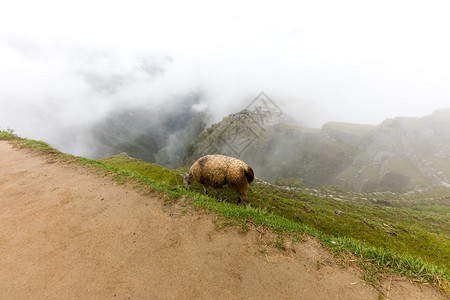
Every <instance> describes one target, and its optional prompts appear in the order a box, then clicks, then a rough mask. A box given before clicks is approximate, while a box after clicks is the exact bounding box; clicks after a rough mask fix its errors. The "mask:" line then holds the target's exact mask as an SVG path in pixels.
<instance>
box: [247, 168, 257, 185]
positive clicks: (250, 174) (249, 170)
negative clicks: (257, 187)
mask: <svg viewBox="0 0 450 300" xmlns="http://www.w3.org/2000/svg"><path fill="white" fill-rule="evenodd" d="M244 173H245V177H246V178H247V182H248V183H252V182H253V179H254V178H255V173H253V169H252V168H250V166H247V168H246V169H244Z"/></svg>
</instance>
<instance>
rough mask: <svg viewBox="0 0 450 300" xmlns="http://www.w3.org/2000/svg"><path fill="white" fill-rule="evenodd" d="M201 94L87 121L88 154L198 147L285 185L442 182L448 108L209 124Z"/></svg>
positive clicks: (183, 151) (447, 168) (251, 114)
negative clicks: (318, 123)
mask: <svg viewBox="0 0 450 300" xmlns="http://www.w3.org/2000/svg"><path fill="white" fill-rule="evenodd" d="M200 99H201V95H199V94H195V93H194V94H192V95H190V96H189V97H186V98H182V99H180V100H179V101H178V102H176V104H174V105H173V106H170V107H156V108H155V107H148V108H138V109H134V110H133V109H128V110H121V111H118V112H115V113H113V114H111V115H110V116H108V117H107V118H106V119H105V120H103V121H101V122H98V123H96V124H94V125H93V126H92V128H91V129H90V138H89V139H88V140H89V143H88V145H89V148H90V149H91V150H90V152H89V155H88V156H89V157H92V158H102V157H108V156H111V155H116V154H119V153H122V152H125V153H127V154H128V155H129V156H131V157H134V158H138V159H142V160H143V161H146V162H152V163H157V164H159V165H161V166H164V167H168V168H178V167H182V166H189V165H190V164H192V163H193V162H194V161H195V160H197V159H198V158H199V157H201V156H203V155H206V154H225V155H229V156H233V157H238V158H240V159H242V160H244V161H246V162H248V163H249V164H250V165H251V166H252V167H253V168H254V170H255V174H256V176H257V177H258V178H261V179H264V180H267V181H269V182H271V183H276V184H279V185H286V186H292V187H306V188H316V187H320V186H339V187H341V188H343V189H346V190H350V191H361V192H375V191H390V192H407V191H411V190H415V189H423V188H427V187H431V186H433V185H445V186H449V185H450V130H448V128H450V110H449V109H442V110H437V111H435V112H434V113H433V114H432V115H430V116H425V117H422V118H412V117H411V118H408V117H397V118H393V119H386V120H385V121H384V122H382V123H381V124H379V125H378V126H374V125H364V124H351V123H338V122H329V123H326V124H325V125H323V126H322V128H320V129H316V128H307V127H303V126H301V125H300V124H301V120H295V119H293V118H292V117H290V116H289V115H287V114H285V113H282V112H281V111H280V110H277V109H275V108H270V109H269V108H267V107H263V109H262V108H261V106H259V107H258V106H256V107H254V108H250V109H246V110H242V111H240V112H238V113H235V114H231V115H229V116H226V117H224V118H223V119H222V121H220V122H218V123H215V124H212V125H207V124H210V121H209V119H210V116H209V114H208V113H207V112H205V111H195V110H194V109H193V108H192V107H195V104H197V103H198V102H199V101H200Z"/></svg>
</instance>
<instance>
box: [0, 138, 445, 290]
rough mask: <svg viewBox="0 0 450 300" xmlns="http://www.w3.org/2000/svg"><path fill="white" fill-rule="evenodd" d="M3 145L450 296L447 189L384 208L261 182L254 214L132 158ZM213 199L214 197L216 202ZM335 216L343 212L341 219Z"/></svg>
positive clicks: (254, 189) (390, 198)
mask: <svg viewBox="0 0 450 300" xmlns="http://www.w3.org/2000/svg"><path fill="white" fill-rule="evenodd" d="M0 139H8V140H12V141H13V142H14V143H15V144H16V145H17V146H18V147H25V148H32V149H36V150H38V151H42V152H43V153H44V154H46V155H50V156H52V157H56V158H60V159H63V160H73V161H77V162H79V163H82V164H86V165H89V166H91V167H93V168H95V169H97V170H101V171H104V172H106V173H107V174H110V175H111V176H112V177H113V178H114V179H115V180H117V181H119V182H133V183H135V184H137V185H139V186H140V187H141V188H143V189H146V190H149V191H152V192H158V193H160V195H161V196H162V197H164V198H166V199H174V200H176V199H178V198H180V197H185V198H186V196H187V199H189V201H190V203H191V205H192V206H194V207H196V208H200V209H205V210H207V211H209V212H214V213H217V214H219V215H220V216H222V217H223V218H226V219H228V220H236V221H237V223H238V224H241V230H240V231H242V232H245V231H246V230H248V226H247V225H245V224H247V223H252V224H254V225H255V226H263V227H265V228H268V229H270V230H273V231H275V232H278V236H279V239H278V240H277V243H278V245H276V246H277V247H279V248H281V249H282V247H283V246H282V242H283V238H282V237H283V235H284V234H293V235H298V234H308V235H311V236H314V237H316V238H317V239H318V240H320V241H321V242H322V244H323V245H324V246H326V247H327V248H329V249H330V250H331V251H332V252H333V253H335V254H336V256H338V257H342V258H344V259H345V257H349V256H356V257H357V258H358V261H359V263H360V265H361V267H362V268H363V269H364V270H366V276H365V279H366V280H367V281H369V282H376V281H377V280H378V279H379V277H380V276H382V274H384V273H385V272H396V273H399V274H404V275H406V276H408V277H410V278H412V279H414V280H417V281H423V280H427V281H429V282H431V283H433V284H435V285H436V286H438V287H440V288H441V289H442V290H444V291H448V284H449V279H450V272H449V262H450V237H449V232H450V224H449V218H448V216H449V215H450V206H449V205H448V200H446V198H445V195H447V196H448V195H449V194H448V191H449V190H448V189H447V190H446V189H444V188H442V187H441V188H440V189H438V190H436V191H431V192H430V193H432V194H431V195H430V194H427V193H426V192H425V191H424V192H422V193H421V194H418V195H419V196H417V195H416V194H409V195H408V196H406V197H404V198H402V199H399V197H398V196H396V195H386V194H380V195H379V196H378V197H379V199H380V200H383V201H384V202H383V203H384V204H386V203H388V204H389V206H383V205H379V204H372V203H370V202H368V201H362V200H360V198H361V197H362V196H357V195H355V194H351V193H349V194H348V196H347V197H346V199H347V200H348V201H342V200H336V199H333V198H331V197H319V196H314V195H310V194H308V193H306V192H302V191H286V190H282V189H279V188H277V187H274V186H266V185H261V184H257V183H254V184H252V185H251V189H250V191H249V198H250V200H251V207H249V208H245V207H243V206H236V200H237V197H236V195H235V194H234V192H233V191H231V190H230V189H229V188H227V187H224V188H223V189H222V191H221V195H222V198H223V199H225V200H226V201H225V202H218V201H217V200H216V199H214V198H213V197H208V196H205V195H203V189H202V187H201V186H200V185H198V184H192V185H191V189H190V191H186V190H185V189H184V186H183V184H182V180H181V176H179V173H180V172H182V171H186V170H187V169H186V168H184V169H178V170H168V169H165V168H163V167H161V166H159V165H156V164H149V163H144V162H142V161H140V160H137V159H134V158H130V157H128V156H127V155H124V154H122V155H117V156H113V157H110V158H106V159H103V160H98V161H96V160H89V159H86V158H81V157H73V156H70V155H67V154H62V153H60V152H59V151H58V150H56V149H54V148H53V147H51V146H49V145H48V144H46V143H43V142H39V141H32V140H26V139H21V138H19V137H17V136H15V135H14V133H13V132H12V131H0ZM212 196H213V195H212ZM335 210H340V211H342V212H343V213H342V214H340V215H336V214H334V211H335Z"/></svg>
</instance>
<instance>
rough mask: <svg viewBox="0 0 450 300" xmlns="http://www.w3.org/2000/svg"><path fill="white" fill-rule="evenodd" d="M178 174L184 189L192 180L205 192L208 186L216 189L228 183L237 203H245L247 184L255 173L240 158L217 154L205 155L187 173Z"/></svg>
mask: <svg viewBox="0 0 450 300" xmlns="http://www.w3.org/2000/svg"><path fill="white" fill-rule="evenodd" d="M180 175H181V176H182V177H183V181H184V185H185V187H186V190H189V185H190V184H191V182H192V181H194V180H195V181H197V182H198V183H200V184H201V185H202V186H203V190H204V191H205V194H207V192H208V191H207V188H208V187H212V188H214V189H215V190H218V189H220V188H221V187H222V186H224V185H225V184H228V186H229V187H230V188H231V189H232V190H234V191H235V192H236V193H237V194H238V202H237V204H238V205H239V203H241V201H242V200H244V202H245V204H246V205H248V204H249V203H250V201H249V200H248V198H247V191H248V185H249V184H250V183H252V181H253V178H254V177H255V175H254V173H253V170H252V168H250V167H249V166H248V165H247V164H246V163H245V162H243V161H242V160H239V159H237V158H233V157H229V156H225V155H219V154H215V155H206V156H203V157H201V158H199V159H198V160H197V161H196V162H195V163H194V164H193V165H192V166H191V169H190V170H189V174H188V173H185V174H180ZM218 192H219V191H218ZM219 201H220V192H219Z"/></svg>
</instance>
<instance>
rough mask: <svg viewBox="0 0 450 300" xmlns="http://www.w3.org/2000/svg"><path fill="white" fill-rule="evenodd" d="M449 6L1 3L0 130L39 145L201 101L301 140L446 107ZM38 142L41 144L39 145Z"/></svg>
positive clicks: (449, 102)
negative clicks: (183, 98)
mask: <svg viewBox="0 0 450 300" xmlns="http://www.w3.org/2000/svg"><path fill="white" fill-rule="evenodd" d="M449 16H450V2H449V1H448V0H444V1H433V0H427V1H425V0H424V1H411V0H408V1H396V0H389V1H379V0H377V1H361V0H359V1H331V0H330V1H242V0H240V1H195V0H190V1H166V0H165V1H134V0H127V1H94V0H89V1H47V0H40V1H20V0H14V1H2V3H1V4H0V128H2V129H5V128H6V127H12V128H15V129H16V131H17V132H18V133H19V134H21V135H24V136H27V137H39V138H42V137H44V138H48V139H50V140H51V138H52V136H51V135H52V134H57V131H58V129H59V128H62V127H67V126H69V127H70V126H72V127H73V128H75V129H74V130H76V128H81V127H83V126H85V125H89V124H90V123H92V122H94V121H95V120H97V119H99V118H102V117H104V116H105V115H107V114H108V112H109V111H111V110H112V109H115V108H117V107H121V105H142V104H145V105H153V104H154V105H164V104H165V103H167V101H169V99H172V98H173V97H174V96H177V95H183V94H187V93H189V92H192V91H196V90H201V91H203V92H204V95H205V103H203V105H200V106H199V107H198V108H199V109H201V108H204V107H208V108H209V109H211V110H212V111H213V112H214V114H215V117H216V118H217V119H219V118H221V117H223V116H225V115H226V114H228V113H231V112H234V111H236V110H239V109H241V108H243V107H245V106H246V105H247V104H248V103H249V102H251V101H252V100H253V98H254V97H255V96H256V95H257V94H259V92H261V91H265V93H266V94H268V95H269V96H270V97H271V98H272V99H273V100H274V101H275V102H276V103H277V104H278V106H279V107H281V109H283V110H284V111H286V112H287V113H289V114H292V115H294V116H295V117H297V118H298V119H299V120H300V122H301V123H302V124H304V125H306V126H313V127H320V126H322V125H323V123H325V122H328V121H344V122H354V123H365V124H379V123H381V122H382V121H383V120H384V119H385V118H388V117H394V116H424V115H429V114H431V113H432V112H433V111H434V110H436V109H439V108H444V107H450V54H449V53H450V38H449V37H450V17H449ZM43 132H45V134H44V133H43Z"/></svg>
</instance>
